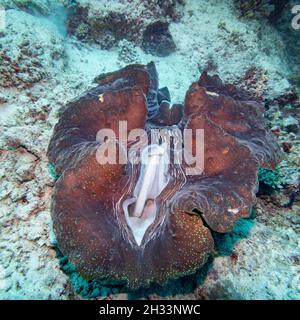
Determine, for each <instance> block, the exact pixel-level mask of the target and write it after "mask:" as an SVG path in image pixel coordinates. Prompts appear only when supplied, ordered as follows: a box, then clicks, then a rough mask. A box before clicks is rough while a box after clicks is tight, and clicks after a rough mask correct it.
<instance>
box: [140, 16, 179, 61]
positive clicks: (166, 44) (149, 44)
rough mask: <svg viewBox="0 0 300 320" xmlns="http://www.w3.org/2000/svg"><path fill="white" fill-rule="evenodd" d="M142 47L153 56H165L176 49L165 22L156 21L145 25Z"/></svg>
mask: <svg viewBox="0 0 300 320" xmlns="http://www.w3.org/2000/svg"><path fill="white" fill-rule="evenodd" d="M142 48H143V49H144V50H145V52H147V53H151V54H152V55H154V56H159V57H165V56H168V55H169V54H171V53H172V52H174V51H175V50H176V45H175V43H174V40H173V38H172V35H171V33H170V31H169V25H168V23H166V22H161V21H157V22H155V23H152V24H150V25H149V26H147V28H146V30H145V31H144V34H143V42H142Z"/></svg>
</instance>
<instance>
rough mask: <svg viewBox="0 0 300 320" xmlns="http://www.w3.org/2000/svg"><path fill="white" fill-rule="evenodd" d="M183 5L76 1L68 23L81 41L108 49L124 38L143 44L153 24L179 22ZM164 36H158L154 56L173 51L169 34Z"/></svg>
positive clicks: (120, 0)
mask: <svg viewBox="0 0 300 320" xmlns="http://www.w3.org/2000/svg"><path fill="white" fill-rule="evenodd" d="M183 5H184V1H182V0H181V1H178V0H168V1H157V0H151V1H141V0H134V1H129V2H128V1H124V0H114V1H110V2H109V5H108V4H107V2H106V1H94V0H90V1H87V0H83V1H77V2H76V5H75V6H74V5H73V4H72V5H71V6H72V11H73V13H72V14H71V16H70V17H69V20H68V21H69V22H68V30H69V32H70V33H71V34H74V35H75V36H77V37H78V38H79V39H80V40H84V41H92V42H95V43H97V44H99V45H100V46H101V47H102V48H105V49H108V48H112V47H113V46H116V45H117V43H118V42H119V41H120V40H123V39H126V40H129V41H132V42H134V43H135V44H137V45H141V43H142V41H143V39H144V40H145V38H148V37H149V32H150V31H152V30H153V28H154V25H153V26H152V27H151V25H152V24H153V23H159V24H160V25H161V26H162V25H167V24H165V23H166V22H167V21H176V20H178V19H179V18H180V12H181V8H182V6H183ZM161 19H163V20H162V21H161ZM158 21H160V22H158ZM150 29H151V30H150ZM160 29H161V28H160ZM152 33H153V32H152ZM164 33H165V36H164V37H163V39H162V36H159V35H157V38H158V39H157V45H156V47H157V48H156V49H155V50H152V51H151V52H152V53H154V54H158V55H162V54H164V55H167V54H169V53H170V52H172V51H173V50H174V43H173V42H172V40H171V35H170V33H168V32H167V31H165V32H164ZM162 47H164V50H163V49H162ZM146 49H147V50H148V49H149V46H147V47H146ZM162 51H163V53H162Z"/></svg>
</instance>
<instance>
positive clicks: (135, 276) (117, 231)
mask: <svg viewBox="0 0 300 320" xmlns="http://www.w3.org/2000/svg"><path fill="white" fill-rule="evenodd" d="M97 82H98V86H97V87H95V88H94V89H91V90H90V91H88V92H86V93H84V94H83V95H82V96H80V97H79V98H78V99H77V100H75V101H72V102H71V103H69V104H68V105H67V106H66V107H65V109H64V110H63V111H62V113H61V115H60V120H59V122H58V124H57V125H56V127H55V129H54V134H53V137H52V139H51V141H50V144H49V149H48V157H49V160H50V162H51V164H52V165H53V166H54V168H55V170H56V172H57V173H58V174H62V175H61V177H60V178H59V179H58V181H57V182H56V185H55V190H54V195H53V202H52V218H53V221H54V230H55V233H56V236H57V241H58V245H59V247H60V249H61V250H62V252H63V254H65V255H66V256H67V257H68V258H69V260H70V261H71V262H72V263H73V264H74V265H75V267H76V268H77V270H78V271H79V272H80V274H82V276H84V277H85V278H86V279H98V280H103V281H108V282H119V283H124V284H126V285H128V287H130V288H132V289H135V288H137V287H140V286H147V285H149V284H150V283H151V282H158V283H163V282H165V281H167V280H169V279H173V278H178V277H180V276H182V275H185V274H190V273H192V272H194V271H195V270H197V269H198V268H200V267H201V266H203V265H204V263H205V262H206V261H207V258H208V256H209V254H211V253H212V252H213V251H214V241H213V238H212V234H211V230H213V231H216V232H221V233H224V232H228V231H230V230H232V228H233V227H234V224H235V222H236V221H237V220H238V219H240V218H242V217H248V216H249V215H250V211H251V208H252V206H253V204H254V203H255V194H256V191H257V189H258V177H257V175H258V169H259V167H266V168H270V169H271V168H274V167H275V165H276V164H277V163H278V162H279V161H280V159H281V152H280V149H279V147H278V145H277V144H276V142H275V139H274V138H273V136H272V135H271V134H270V133H269V132H268V130H267V129H266V128H265V126H264V121H263V117H262V112H263V108H262V106H261V105H260V104H259V103H258V102H256V101H255V100H254V98H253V97H252V96H251V94H249V93H248V92H246V91H244V90H240V89H237V88H236V87H235V86H233V85H224V84H223V83H222V81H221V80H220V78H219V77H218V76H213V77H210V76H208V75H207V73H203V74H202V76H201V78H200V79H199V81H198V82H196V83H194V84H192V86H191V87H190V89H189V90H188V92H187V95H186V99H185V105H184V107H183V106H181V105H178V104H175V105H173V106H172V107H171V105H170V102H169V101H168V100H169V99H168V97H167V96H168V92H167V90H166V89H165V88H164V89H160V90H159V86H158V75H157V72H156V68H155V65H154V63H150V64H148V65H147V66H144V65H130V66H127V67H125V68H123V69H121V70H119V71H116V72H112V73H109V74H104V75H102V76H100V77H98V78H97ZM162 97H165V99H164V98H162ZM120 121H127V129H126V131H127V135H128V134H129V133H130V132H132V130H141V129H144V130H145V132H146V137H144V138H146V139H142V138H141V139H140V140H138V139H136V138H137V137H136V136H134V135H130V134H129V138H128V140H127V141H124V137H123V136H121V135H120V134H118V126H119V123H120ZM100 129H112V130H113V132H115V133H116V137H115V140H116V143H117V145H118V146H121V148H118V151H116V155H117V160H118V161H117V162H116V163H115V164H110V163H101V161H100V162H99V157H98V153H97V152H98V151H99V148H100V149H101V148H102V147H103V146H105V145H106V144H107V143H108V142H109V141H111V138H110V137H108V139H107V136H106V137H103V136H100V137H99V135H98V133H99V130H100ZM153 129H160V130H161V129H164V130H165V131H164V132H165V133H166V136H167V138H168V137H169V138H170V135H172V137H173V144H170V145H169V149H168V151H170V157H171V156H172V157H175V155H176V151H177V149H176V143H175V142H174V141H175V140H174V139H175V136H176V135H177V134H178V135H180V134H181V133H182V132H185V130H186V129H189V132H191V133H192V134H191V137H192V142H193V143H192V146H190V147H188V146H187V145H184V148H185V149H188V150H189V156H192V155H197V156H198V157H199V158H201V155H202V156H203V164H204V167H203V168H202V169H203V170H202V171H201V172H199V173H198V174H191V173H188V172H189V171H188V170H191V171H193V170H196V169H197V168H196V167H194V166H191V163H190V162H189V161H188V158H186V157H185V158H184V159H183V161H182V162H176V161H173V162H170V163H167V162H166V159H167V158H168V152H167V147H165V143H166V141H167V140H166V139H167V138H166V136H161V135H160V136H159V139H158V140H157V141H158V142H157V143H154V144H153V142H152V141H151V142H152V144H151V145H150V146H148V145H147V142H148V138H149V137H150V135H151V134H152V132H153V131H152V130H153ZM199 129H202V130H203V132H204V145H203V150H202V151H203V152H202V153H201V155H199V154H198V150H197V148H198V147H196V145H197V141H196V137H198V133H199ZM174 130H175V131H174ZM160 132H161V131H160ZM126 138H127V136H126ZM182 143H185V140H184V141H181V142H179V144H182ZM124 144H128V145H130V146H133V147H135V146H137V145H138V146H139V148H138V150H139V151H140V154H139V155H140V157H141V160H142V163H141V164H140V163H137V164H136V163H135V162H129V163H127V162H126V163H124V164H123V162H122V161H120V159H122V156H124V155H123V148H122V147H123V146H124ZM189 148H190V149H189ZM134 150H135V151H136V150H137V149H134ZM146 151H147V152H146ZM130 156H132V155H131V154H130V153H129V155H128V157H129V158H130ZM132 157H133V158H134V156H132ZM143 160H147V161H145V162H143ZM166 163H167V164H166Z"/></svg>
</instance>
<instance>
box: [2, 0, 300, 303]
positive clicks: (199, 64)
mask: <svg viewBox="0 0 300 320" xmlns="http://www.w3.org/2000/svg"><path fill="white" fill-rule="evenodd" d="M12 2H13V1H9V0H0V5H3V4H4V5H5V4H7V5H5V7H6V8H7V9H8V8H16V6H13V5H12V4H11V3H12ZM25 2H26V1H25ZM30 2H31V3H38V2H40V3H42V2H43V4H46V3H49V1H35V0H33V1H30ZM55 2H56V1H51V4H50V6H49V8H45V10H44V9H42V10H40V9H38V8H37V7H36V8H32V7H30V5H29V7H25V6H24V7H22V8H21V7H18V9H19V10H7V12H6V16H7V26H8V28H7V29H6V30H3V31H1V32H0V36H1V38H0V41H1V43H3V44H5V49H6V50H8V52H11V51H12V52H14V51H15V52H18V51H19V48H20V47H21V48H22V41H21V38H24V37H25V38H26V37H27V35H28V34H30V35H31V38H32V40H31V39H29V41H30V42H32V43H33V46H35V45H36V44H37V43H38V42H40V43H41V46H42V47H43V48H45V54H42V57H43V58H42V59H41V60H40V57H39V56H37V57H36V59H37V60H38V61H39V62H41V63H42V65H43V66H42V67H41V68H40V67H39V68H38V72H39V73H41V74H45V75H43V76H42V78H43V79H42V81H39V82H35V81H36V80H33V81H32V80H31V78H30V77H27V78H26V79H28V80H25V82H23V81H22V83H21V84H20V87H18V88H19V89H20V90H19V89H18V90H15V87H5V88H4V87H1V88H0V133H1V134H0V161H1V168H0V184H1V187H0V224H1V233H0V247H1V250H0V298H1V299H82V298H91V297H92V298H97V299H127V298H132V295H131V294H130V295H128V294H127V293H126V292H127V291H126V290H125V289H124V288H121V289H119V287H115V286H113V287H110V288H107V287H106V286H103V285H99V286H98V287H96V286H95V284H94V283H91V282H87V281H85V282H84V281H83V279H82V278H81V277H80V276H79V275H78V274H76V273H75V271H74V270H75V268H74V267H70V265H69V264H66V262H65V260H66V259H63V258H61V257H60V256H57V242H56V240H55V237H54V234H53V231H52V220H51V218H50V203H51V197H50V196H51V194H52V191H53V187H54V181H55V180H56V179H57V174H56V173H55V172H54V171H53V170H52V169H51V170H50V171H51V172H49V168H48V159H47V157H46V151H47V146H48V143H49V139H50V138H51V134H52V131H53V127H54V125H55V124H56V122H57V121H58V117H59V114H60V112H59V111H60V109H61V108H63V106H64V105H66V104H67V103H68V102H69V101H72V99H74V97H77V96H78V95H79V94H80V93H81V92H82V91H84V90H88V89H90V88H91V87H93V86H94V84H93V79H94V78H95V77H96V76H97V75H99V74H100V73H107V72H110V71H112V70H116V69H118V68H121V67H124V66H125V65H127V64H129V63H147V62H149V61H151V60H153V59H154V61H155V63H156V65H157V69H158V71H159V74H160V80H161V85H162V86H168V89H169V93H168V90H165V89H164V90H163V91H161V93H162V94H161V95H160V96H159V97H158V100H159V104H161V102H162V100H167V101H170V96H171V97H172V101H179V102H180V103H183V101H184V95H185V93H186V90H187V89H188V87H189V85H190V84H191V83H192V82H194V81H196V80H197V79H198V77H199V73H201V72H202V71H204V70H208V71H209V72H211V73H216V74H219V75H220V77H221V78H222V79H225V80H226V82H231V83H234V84H236V85H237V86H241V87H242V88H244V89H246V90H250V91H251V93H253V95H254V96H255V97H256V98H259V100H261V101H265V102H266V109H267V112H266V113H265V116H266V120H267V123H268V126H269V127H270V128H272V132H273V133H274V135H275V136H276V138H277V139H278V141H279V144H280V146H282V147H283V148H284V150H285V158H286V159H285V160H286V163H285V164H283V166H281V165H280V166H279V169H280V172H283V175H284V188H281V189H279V190H276V189H275V190H273V192H272V193H271V194H267V195H266V194H262V195H260V197H259V198H258V202H257V208H256V210H255V211H254V212H255V215H252V218H251V219H246V220H239V221H238V222H237V224H236V226H235V228H234V230H233V231H232V232H229V233H227V234H226V235H225V236H224V238H223V240H225V241H224V242H221V241H216V240H215V243H216V246H217V248H216V249H217V250H219V251H220V255H218V256H217V257H216V258H215V259H214V261H213V263H209V265H208V266H207V268H208V271H206V272H205V270H207V268H204V271H201V273H197V274H195V275H194V276H191V277H183V278H181V279H179V280H177V281H176V282H174V283H171V284H168V286H165V287H164V288H161V287H160V286H154V287H152V288H151V290H150V291H141V292H140V294H139V295H135V297H136V298H146V299H212V298H224V299H230V298H238V299H285V300H286V299H300V295H299V292H300V283H299V271H300V270H299V256H300V250H299V234H300V224H299V212H300V206H299V200H300V199H299V192H298V193H297V190H298V189H297V186H298V183H297V181H299V168H300V158H299V154H300V140H299V133H297V134H295V133H294V132H286V131H285V129H284V126H283V120H284V119H285V118H287V117H288V116H289V115H291V116H292V117H294V118H295V119H298V120H299V115H298V114H299V113H297V110H299V99H298V98H297V97H296V95H295V92H296V91H297V90H295V88H293V87H292V86H291V83H292V84H293V85H295V86H298V88H299V76H298V72H297V68H298V66H299V63H297V59H298V57H299V55H298V51H297V50H298V48H299V45H298V44H297V41H298V40H297V38H298V36H299V34H300V33H299V31H295V30H293V29H291V28H290V25H291V20H292V18H293V15H292V14H291V11H290V8H288V7H287V8H286V9H285V11H284V12H285V13H284V17H283V18H284V19H283V20H282V23H281V22H280V21H281V19H279V20H277V21H276V23H272V24H270V23H267V22H266V20H263V19H258V20H257V19H251V20H249V19H244V18H243V19H240V18H239V17H238V16H237V11H236V10H235V8H234V7H233V5H232V1H231V0H230V1H227V0H226V1H190V0H188V1H186V4H185V6H182V7H181V6H176V7H177V8H179V11H180V12H181V13H182V14H181V16H182V17H181V18H180V19H177V18H176V17H174V18H175V20H176V23H173V22H172V21H173V19H174V18H171V19H170V20H172V21H168V22H169V30H170V33H171V34H172V37H173V40H174V42H175V44H176V51H175V52H174V53H173V54H172V55H170V56H168V57H163V58H161V57H152V56H150V55H149V54H145V53H144V52H143V51H142V50H141V49H140V48H139V47H137V46H135V39H133V40H132V41H128V40H126V39H125V40H124V39H121V40H120V42H119V45H118V46H117V48H116V49H115V48H113V49H111V50H110V51H106V50H100V49H99V47H97V46H90V45H89V43H93V42H94V41H92V40H91V41H90V42H88V43H85V42H84V41H85V40H84V39H87V40H88V35H87V33H88V32H89V31H90V26H89V25H88V24H87V25H84V24H83V25H82V27H81V28H79V30H78V33H79V34H80V35H82V37H83V40H84V41H78V40H77V39H76V37H69V36H66V33H65V30H64V28H63V25H62V24H58V25H57V24H56V18H57V12H56V11H53V10H52V8H51V5H52V4H54V3H55ZM60 2H62V3H63V4H64V5H65V6H66V8H67V10H73V9H72V4H73V6H74V7H73V8H74V10H75V8H76V6H77V4H76V2H75V1H71V0H70V1H69V0H63V1H60ZM87 2H88V1H86V3H87ZM89 2H90V3H91V2H92V1H89ZM93 2H94V3H96V1H93ZM97 2H98V3H99V1H97ZM167 2H168V1H163V3H162V4H163V5H165V4H167ZM294 2H295V3H297V1H294ZM115 3H116V2H115V1H109V3H107V4H108V8H107V7H105V6H104V5H103V6H102V4H101V5H99V11H101V8H102V13H104V12H107V11H108V10H112V11H117V9H113V8H109V4H115ZM135 3H137V2H135ZM149 3H150V4H151V3H152V5H153V3H154V2H152V1H151V2H149ZM157 3H158V2H157ZM169 3H171V1H170V2H169ZM144 5H147V2H145V1H144V4H143V5H142V6H140V7H137V8H138V9H136V8H134V10H135V12H136V14H135V13H134V11H132V12H130V13H128V15H129V17H133V19H134V20H135V21H138V19H139V17H138V16H139V15H140V16H141V14H140V9H142V8H143V6H144ZM79 6H80V4H79ZM96 6H97V4H96ZM69 8H70V9H69ZM49 9H50V10H49ZM23 10H25V11H26V13H25V12H23ZM157 10H158V11H159V10H160V9H159V8H158V9H157ZM91 11H93V8H92V9H91ZM125 11H126V10H125ZM35 12H37V14H38V15H37V16H36V15H35ZM41 13H42V14H46V15H47V19H45V18H43V17H41ZM67 13H70V17H71V16H72V14H71V12H69V11H67ZM101 15H102V14H101V13H100V16H101ZM73 18H75V17H74V16H73ZM79 18H80V17H79ZM161 18H162V16H161V15H160V14H158V15H157V16H156V17H155V18H154V19H152V18H151V19H149V20H151V21H149V23H153V22H155V21H158V20H159V21H160V20H161ZM167 20H169V19H167ZM26 21H27V22H28V23H27V22H26ZM61 22H63V21H61ZM12 24H13V25H12ZM147 25H148V22H147V23H145V27H146V26H147ZM284 26H285V29H284V30H285V31H283V32H282V33H281V32H280V30H278V31H277V30H275V28H277V27H279V28H280V29H281V28H283V27H284ZM143 30H144V29H143ZM12 31H13V32H12ZM129 32H130V33H131V31H130V30H129ZM95 33H96V31H95ZM50 34H51V35H53V41H52V39H51V38H52V36H51V37H49V35H50ZM72 34H73V32H72ZM17 35H19V38H20V39H18V37H17ZM61 39H62V42H61ZM139 39H142V33H141V34H140V37H139ZM125 41H126V42H125ZM10 43H11V44H10ZM61 43H62V44H63V47H62V46H61ZM115 43H116V41H115V40H113V44H112V45H115ZM30 49H31V48H29V50H30ZM0 50H1V49H0ZM56 50H58V52H61V50H63V51H64V52H63V55H62V56H61V54H60V53H58V56H59V57H60V56H61V58H59V59H58V60H53V58H52V54H51V53H52V52H55V51H56ZM34 52H35V50H34ZM34 52H33V53H34ZM38 52H39V53H40V52H41V50H38ZM47 53H49V55H48V54H47ZM12 56H13V55H12ZM55 56H56V54H54V57H55ZM10 57H11V55H10ZM125 57H127V58H126V59H128V60H125ZM123 59H124V60H123ZM13 60H14V59H13ZM30 60H31V57H30V55H28V56H26V58H25V59H23V60H22V63H21V67H22V64H23V62H24V63H26V65H28V66H31V62H30ZM293 61H294V62H293ZM43 62H47V63H45V64H44V63H43ZM288 62H290V63H288ZM62 64H63V68H62ZM0 65H1V67H3V65H2V61H0ZM51 65H52V66H53V67H50V66H51ZM3 68H4V67H3ZM24 69H25V68H24ZM249 69H251V71H249V72H248V74H247V76H246V77H245V79H244V80H243V77H244V76H245V75H246V73H247V71H248V70H249ZM2 70H4V69H2ZM5 70H9V66H5ZM24 72H25V74H26V73H27V70H24ZM35 74H36V71H35V72H34V73H33V78H32V79H37V78H39V76H38V77H35ZM1 76H2V73H1ZM7 76H8V78H7V80H9V81H10V79H12V80H13V81H12V83H20V80H19V79H15V77H14V72H13V73H11V74H8V75H7ZM288 80H289V81H288ZM296 89H297V88H296ZM161 112H164V109H163V108H162V110H161ZM171 118H172V117H169V119H171ZM175 122H176V121H175V120H174V123H175ZM27 153H28V154H27ZM31 159H32V162H31ZM34 159H37V160H34ZM28 161H29V162H28ZM28 169H29V170H28ZM277 170H278V169H277ZM277 170H276V171H277ZM290 170H292V171H290ZM33 176H34V178H33V179H32V180H29V179H31V178H32V177H33ZM23 179H24V180H25V181H24V182H23V181H22V180H23ZM293 194H295V195H296V196H295V200H294V202H293V205H292V206H290V207H288V208H287V207H284V206H285V205H286V204H288V203H289V201H290V198H291V196H292V195H293ZM221 243H223V245H222V246H221ZM220 246H221V247H220ZM202 272H204V275H205V281H204V279H203V277H204V275H203V273H202ZM75 291H76V292H75ZM118 292H120V293H118Z"/></svg>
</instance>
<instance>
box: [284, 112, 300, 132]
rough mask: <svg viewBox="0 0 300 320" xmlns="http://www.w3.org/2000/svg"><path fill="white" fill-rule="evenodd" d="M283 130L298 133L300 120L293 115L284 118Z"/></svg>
mask: <svg viewBox="0 0 300 320" xmlns="http://www.w3.org/2000/svg"><path fill="white" fill-rule="evenodd" d="M282 126H283V130H285V131H286V132H293V133H297V132H298V130H299V121H298V120H297V119H295V118H294V117H292V116H289V117H287V118H284V119H283V121H282Z"/></svg>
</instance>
